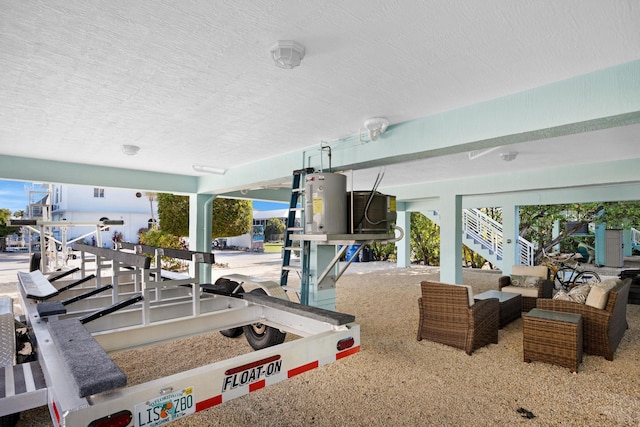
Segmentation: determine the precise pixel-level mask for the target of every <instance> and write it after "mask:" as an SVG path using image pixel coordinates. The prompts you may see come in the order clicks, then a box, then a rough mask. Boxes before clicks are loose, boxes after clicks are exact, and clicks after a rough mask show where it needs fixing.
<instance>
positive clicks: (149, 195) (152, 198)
mask: <svg viewBox="0 0 640 427" xmlns="http://www.w3.org/2000/svg"><path fill="white" fill-rule="evenodd" d="M144 195H145V196H146V197H147V198H148V199H149V207H150V209H151V221H152V223H153V227H154V228H158V222H157V221H156V217H155V215H154V213H153V202H154V201H156V200H158V193H153V192H145V193H144Z"/></svg>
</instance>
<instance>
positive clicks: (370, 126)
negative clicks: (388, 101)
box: [364, 117, 389, 141]
mask: <svg viewBox="0 0 640 427" xmlns="http://www.w3.org/2000/svg"><path fill="white" fill-rule="evenodd" d="M388 126H389V120H387V119H385V118H382V117H374V118H372V119H369V120H365V122H364V128H365V129H366V130H368V131H369V139H370V140H371V141H375V140H376V139H378V136H380V135H381V134H383V133H384V132H385V131H386V130H387V127H388Z"/></svg>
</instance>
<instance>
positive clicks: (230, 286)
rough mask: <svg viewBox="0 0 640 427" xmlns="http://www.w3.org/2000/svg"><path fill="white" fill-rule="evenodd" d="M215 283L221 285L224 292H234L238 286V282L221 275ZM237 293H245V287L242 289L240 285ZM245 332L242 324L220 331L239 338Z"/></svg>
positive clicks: (227, 335)
mask: <svg viewBox="0 0 640 427" xmlns="http://www.w3.org/2000/svg"><path fill="white" fill-rule="evenodd" d="M214 285H218V286H220V288H221V289H220V290H221V291H223V292H229V293H233V291H234V290H235V289H236V288H237V287H238V282H234V281H231V280H229V279H225V278H224V277H221V278H219V279H218V280H216V282H215V283H214ZM235 293H237V294H241V293H244V289H242V286H240V288H238V290H237V291H236V292H235ZM243 332H244V331H243V330H242V326H238V327H237V328H231V329H223V330H221V331H220V333H221V334H222V335H223V336H225V337H227V338H238V337H239V336H240V335H242V333H243Z"/></svg>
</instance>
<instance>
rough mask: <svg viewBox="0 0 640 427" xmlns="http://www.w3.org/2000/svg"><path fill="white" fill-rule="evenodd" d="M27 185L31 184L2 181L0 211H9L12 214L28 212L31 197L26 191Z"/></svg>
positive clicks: (0, 184) (0, 182) (0, 183)
mask: <svg viewBox="0 0 640 427" xmlns="http://www.w3.org/2000/svg"><path fill="white" fill-rule="evenodd" d="M25 185H30V183H29V182H24V181H4V180H0V209H2V208H4V209H9V210H10V211H11V213H14V212H16V211H21V210H26V209H27V205H28V204H29V196H28V193H27V191H25Z"/></svg>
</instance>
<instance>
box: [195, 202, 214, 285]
mask: <svg viewBox="0 0 640 427" xmlns="http://www.w3.org/2000/svg"><path fill="white" fill-rule="evenodd" d="M215 197H216V196H215V195H211V194H191V195H190V196H189V250H192V251H199V252H211V232H212V212H213V211H212V206H211V205H212V203H213V199H215ZM190 274H191V275H192V276H193V274H194V272H190ZM199 274H200V282H202V283H210V282H211V268H205V266H202V268H201V270H200V272H199Z"/></svg>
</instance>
